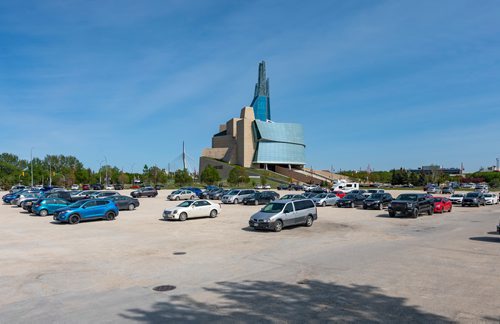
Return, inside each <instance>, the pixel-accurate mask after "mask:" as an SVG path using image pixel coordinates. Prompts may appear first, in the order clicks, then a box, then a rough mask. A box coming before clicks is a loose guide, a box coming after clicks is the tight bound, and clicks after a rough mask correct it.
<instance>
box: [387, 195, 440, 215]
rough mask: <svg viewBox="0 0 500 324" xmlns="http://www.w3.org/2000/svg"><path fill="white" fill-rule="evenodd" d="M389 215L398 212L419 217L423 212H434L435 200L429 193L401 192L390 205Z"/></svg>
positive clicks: (430, 213) (429, 213)
mask: <svg viewBox="0 0 500 324" xmlns="http://www.w3.org/2000/svg"><path fill="white" fill-rule="evenodd" d="M388 209H389V216H390V217H394V216H396V215H397V214H400V215H405V216H410V217H412V218H417V217H418V216H419V215H420V214H422V213H427V214H428V215H432V214H434V201H433V200H432V198H431V197H429V195H427V194H416V193H415V194H413V193H408V194H401V195H399V196H398V197H397V198H396V199H395V200H393V201H392V202H391V203H390V204H389V206H388Z"/></svg>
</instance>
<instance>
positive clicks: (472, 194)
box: [466, 192, 479, 198]
mask: <svg viewBox="0 0 500 324" xmlns="http://www.w3.org/2000/svg"><path fill="white" fill-rule="evenodd" d="M466 197H472V198H475V197H479V193H478V192H469V193H468V194H467V196H466Z"/></svg>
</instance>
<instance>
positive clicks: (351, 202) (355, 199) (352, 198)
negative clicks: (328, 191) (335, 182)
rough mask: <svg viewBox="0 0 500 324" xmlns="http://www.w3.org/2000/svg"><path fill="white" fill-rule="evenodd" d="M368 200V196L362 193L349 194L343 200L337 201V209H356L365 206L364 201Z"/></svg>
mask: <svg viewBox="0 0 500 324" xmlns="http://www.w3.org/2000/svg"><path fill="white" fill-rule="evenodd" d="M365 199H366V196H365V195H363V194H362V193H348V194H347V195H345V196H344V197H343V198H340V199H339V200H337V203H336V205H337V207H350V208H354V207H355V206H361V205H363V201H364V200H365Z"/></svg>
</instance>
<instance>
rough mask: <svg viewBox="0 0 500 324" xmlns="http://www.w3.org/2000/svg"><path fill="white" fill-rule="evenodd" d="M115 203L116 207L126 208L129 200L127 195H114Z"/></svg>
mask: <svg viewBox="0 0 500 324" xmlns="http://www.w3.org/2000/svg"><path fill="white" fill-rule="evenodd" d="M114 201H115V203H116V205H117V206H118V209H126V208H128V202H129V200H128V199H127V197H125V196H122V197H116V198H115V199H114Z"/></svg>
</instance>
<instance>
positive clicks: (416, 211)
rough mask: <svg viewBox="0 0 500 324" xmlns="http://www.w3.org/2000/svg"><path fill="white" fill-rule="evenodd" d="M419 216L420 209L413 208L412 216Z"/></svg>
mask: <svg viewBox="0 0 500 324" xmlns="http://www.w3.org/2000/svg"><path fill="white" fill-rule="evenodd" d="M417 217H418V209H416V208H415V209H413V211H412V212H411V218H417Z"/></svg>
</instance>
